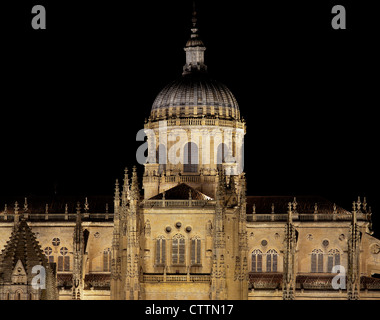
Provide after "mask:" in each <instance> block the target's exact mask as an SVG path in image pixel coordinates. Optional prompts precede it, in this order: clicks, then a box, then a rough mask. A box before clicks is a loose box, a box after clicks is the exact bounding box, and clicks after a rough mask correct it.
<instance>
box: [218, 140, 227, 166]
mask: <svg viewBox="0 0 380 320" xmlns="http://www.w3.org/2000/svg"><path fill="white" fill-rule="evenodd" d="M227 157H228V147H227V146H226V144H225V143H221V144H219V145H218V149H217V152H216V164H217V168H218V170H222V169H223V163H226V159H227Z"/></svg>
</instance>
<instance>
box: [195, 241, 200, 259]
mask: <svg viewBox="0 0 380 320" xmlns="http://www.w3.org/2000/svg"><path fill="white" fill-rule="evenodd" d="M196 263H197V264H200V263H201V240H199V239H198V240H197V262H196Z"/></svg>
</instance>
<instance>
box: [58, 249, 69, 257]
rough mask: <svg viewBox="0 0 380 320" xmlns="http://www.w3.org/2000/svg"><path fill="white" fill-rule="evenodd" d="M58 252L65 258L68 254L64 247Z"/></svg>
mask: <svg viewBox="0 0 380 320" xmlns="http://www.w3.org/2000/svg"><path fill="white" fill-rule="evenodd" d="M59 252H60V253H61V255H63V256H65V255H67V253H68V252H69V250H67V248H66V247H62V248H61V250H59Z"/></svg>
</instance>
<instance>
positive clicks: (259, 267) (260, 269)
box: [256, 254, 263, 272]
mask: <svg viewBox="0 0 380 320" xmlns="http://www.w3.org/2000/svg"><path fill="white" fill-rule="evenodd" d="M256 271H257V272H263V255H262V254H258V255H257V265H256Z"/></svg>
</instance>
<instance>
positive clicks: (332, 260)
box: [327, 249, 340, 272]
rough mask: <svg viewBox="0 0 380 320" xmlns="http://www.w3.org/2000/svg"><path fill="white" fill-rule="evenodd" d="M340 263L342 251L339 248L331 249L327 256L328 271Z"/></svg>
mask: <svg viewBox="0 0 380 320" xmlns="http://www.w3.org/2000/svg"><path fill="white" fill-rule="evenodd" d="M339 265H340V252H339V250H338V249H331V250H330V251H329V254H328V256H327V271H328V272H332V269H333V267H334V266H339Z"/></svg>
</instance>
